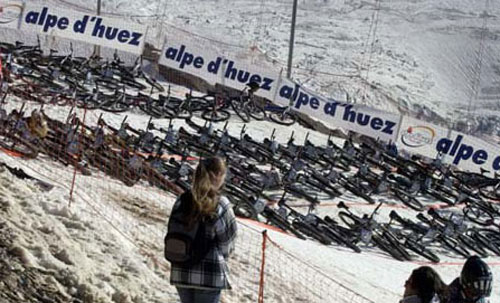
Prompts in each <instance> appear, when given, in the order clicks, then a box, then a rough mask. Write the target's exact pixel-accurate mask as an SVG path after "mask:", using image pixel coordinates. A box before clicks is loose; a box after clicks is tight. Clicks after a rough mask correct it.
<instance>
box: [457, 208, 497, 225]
mask: <svg viewBox="0 0 500 303" xmlns="http://www.w3.org/2000/svg"><path fill="white" fill-rule="evenodd" d="M463 213H464V216H465V217H466V218H467V219H469V220H471V221H472V222H474V223H477V224H479V225H481V226H490V225H491V224H492V223H493V221H494V216H493V214H491V213H490V212H489V211H487V210H485V209H484V208H483V207H481V206H479V205H476V204H469V205H467V207H465V208H464V209H463Z"/></svg>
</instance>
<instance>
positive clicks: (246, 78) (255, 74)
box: [218, 58, 280, 100]
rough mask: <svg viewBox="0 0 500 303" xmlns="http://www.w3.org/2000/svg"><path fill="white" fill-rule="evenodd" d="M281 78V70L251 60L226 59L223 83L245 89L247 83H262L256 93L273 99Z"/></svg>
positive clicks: (237, 88)
mask: <svg viewBox="0 0 500 303" xmlns="http://www.w3.org/2000/svg"><path fill="white" fill-rule="evenodd" d="M279 78H280V72H279V71H277V70H272V69H269V68H262V67H258V66H256V65H253V64H252V63H251V62H250V61H249V60H241V59H240V60H234V59H232V58H227V59H224V61H223V74H222V81H221V82H218V83H219V84H221V85H224V86H228V87H231V88H234V89H236V90H243V89H244V88H245V86H246V84H247V83H250V82H257V83H259V84H260V88H259V90H258V91H257V92H256V93H255V94H256V95H258V96H260V97H263V98H266V99H268V100H273V99H274V95H275V93H276V89H277V86H278V82H279Z"/></svg>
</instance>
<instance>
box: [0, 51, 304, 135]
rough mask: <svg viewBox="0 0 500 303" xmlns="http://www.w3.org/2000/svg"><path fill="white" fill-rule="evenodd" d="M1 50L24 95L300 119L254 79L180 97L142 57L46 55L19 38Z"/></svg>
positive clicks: (114, 107)
mask: <svg viewBox="0 0 500 303" xmlns="http://www.w3.org/2000/svg"><path fill="white" fill-rule="evenodd" d="M0 51H1V53H2V59H3V61H4V62H5V66H4V69H5V73H4V74H5V81H6V82H7V83H8V93H9V94H12V95H14V96H17V97H20V98H22V99H23V100H28V101H36V102H39V103H41V104H54V105H63V106H65V105H70V106H72V105H76V106H78V107H81V108H83V107H85V108H87V109H101V110H104V111H107V112H114V113H118V112H125V111H129V110H132V109H134V108H138V109H140V110H142V111H143V112H144V113H146V114H148V115H151V116H153V117H155V118H165V119H174V118H182V119H189V118H191V117H192V116H193V115H194V114H195V115H199V116H201V117H203V118H204V119H206V120H209V121H214V122H220V121H226V120H228V119H229V117H230V116H231V112H233V113H235V114H236V115H238V117H239V118H241V119H242V120H243V121H244V122H249V121H250V120H259V121H260V120H264V119H266V118H268V119H269V120H271V121H274V122H276V123H280V124H284V125H292V124H293V123H295V122H296V121H297V119H299V117H298V116H297V115H296V114H295V113H294V112H293V111H292V110H291V107H290V106H288V107H281V106H276V105H272V104H271V103H269V102H267V103H266V102H264V101H263V100H259V101H258V100H257V98H256V97H255V95H254V93H255V92H256V91H257V90H258V89H259V84H258V83H256V82H250V83H249V84H248V86H246V87H245V88H244V89H243V90H242V91H234V92H232V93H229V92H224V93H216V92H209V93H208V94H204V95H194V94H193V92H192V91H190V92H189V93H187V94H185V97H184V98H179V97H178V96H173V95H172V94H171V90H170V86H168V87H166V88H165V87H164V86H163V85H161V84H160V83H158V82H157V81H156V80H155V79H154V78H153V77H151V76H149V75H148V73H146V72H144V66H143V59H142V57H138V58H137V60H136V62H135V64H134V65H132V66H127V65H125V63H124V62H123V61H122V60H121V59H120V58H119V56H118V54H117V53H115V55H114V58H113V60H111V61H109V60H103V59H102V58H100V57H97V56H91V57H88V58H85V57H75V56H74V55H73V50H72V48H71V51H70V53H69V54H65V55H59V54H58V53H57V51H55V50H51V51H50V54H49V55H44V54H43V52H42V50H41V48H40V44H37V45H34V46H27V45H24V44H22V43H19V42H18V43H16V44H9V43H5V42H0ZM4 89H7V88H4ZM4 96H5V95H4ZM302 122H303V123H305V121H302Z"/></svg>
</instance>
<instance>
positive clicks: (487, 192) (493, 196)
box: [479, 184, 500, 200]
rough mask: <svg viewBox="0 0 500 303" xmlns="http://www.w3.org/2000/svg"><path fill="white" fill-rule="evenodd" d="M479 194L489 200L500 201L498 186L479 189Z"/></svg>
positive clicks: (499, 188)
mask: <svg viewBox="0 0 500 303" xmlns="http://www.w3.org/2000/svg"><path fill="white" fill-rule="evenodd" d="M479 193H480V194H481V195H482V196H483V197H485V198H487V199H490V200H500V186H498V184H497V185H488V186H483V187H481V188H479Z"/></svg>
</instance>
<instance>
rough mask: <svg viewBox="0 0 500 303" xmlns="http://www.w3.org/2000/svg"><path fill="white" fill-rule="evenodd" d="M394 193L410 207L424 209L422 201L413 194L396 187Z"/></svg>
mask: <svg viewBox="0 0 500 303" xmlns="http://www.w3.org/2000/svg"><path fill="white" fill-rule="evenodd" d="M394 193H395V194H396V197H397V198H398V199H399V200H400V201H401V202H403V204H404V205H406V206H408V207H409V208H411V209H414V210H416V211H422V210H423V209H424V206H423V205H422V203H420V201H418V200H417V199H416V198H415V197H413V196H412V195H410V194H408V193H406V192H404V191H401V190H398V189H394Z"/></svg>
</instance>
